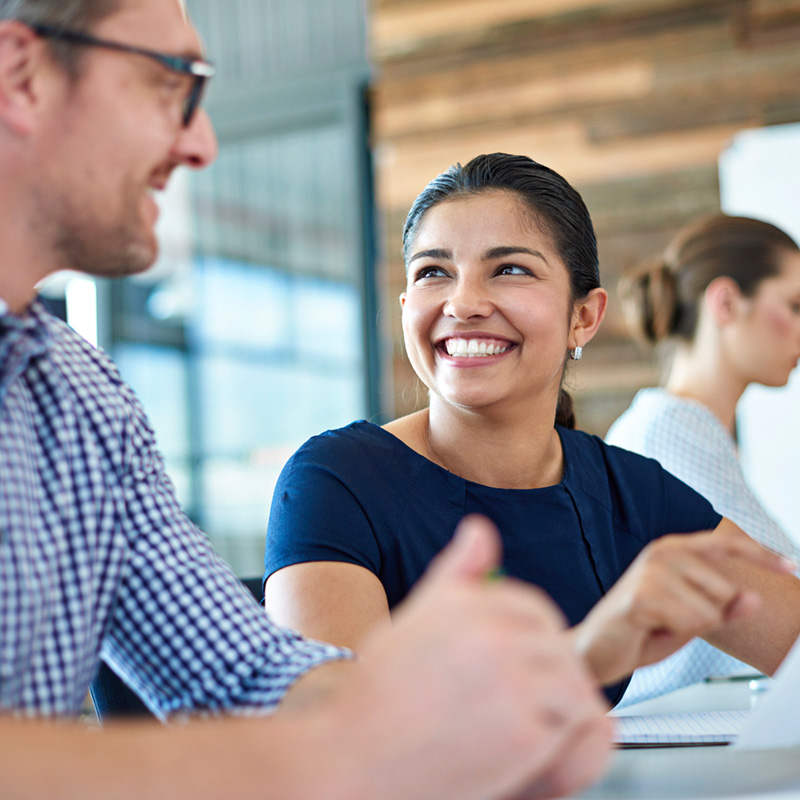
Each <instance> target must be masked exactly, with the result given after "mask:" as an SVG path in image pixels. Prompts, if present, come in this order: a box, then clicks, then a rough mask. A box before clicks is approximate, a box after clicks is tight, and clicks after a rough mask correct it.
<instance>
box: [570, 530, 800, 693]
mask: <svg viewBox="0 0 800 800" xmlns="http://www.w3.org/2000/svg"><path fill="white" fill-rule="evenodd" d="M794 569H796V567H795V565H794V564H793V563H792V562H790V561H788V560H787V559H785V558H783V557H781V556H779V555H776V554H775V553H772V552H770V551H768V550H765V549H764V548H763V547H761V546H760V545H758V544H756V542H754V541H753V540H752V539H751V538H750V537H749V536H747V534H745V533H744V532H743V531H742V530H741V529H740V528H738V527H737V526H736V525H734V524H733V523H732V522H730V521H729V520H723V521H722V522H721V523H720V525H719V526H718V527H717V528H716V529H715V530H714V531H711V532H704V533H695V534H690V535H668V536H663V537H661V538H660V539H656V540H655V541H653V542H651V543H650V544H649V545H648V546H647V547H646V548H645V549H644V550H643V551H642V552H641V553H640V554H639V556H638V557H637V558H636V560H635V561H634V562H633V563H632V564H631V566H630V567H629V568H628V569H627V571H626V572H625V573H624V574H623V576H622V577H621V578H620V579H619V580H618V581H617V583H616V584H615V585H614V586H613V587H612V589H611V590H610V591H609V592H608V594H607V595H606V596H605V597H603V599H602V600H600V602H599V603H597V605H596V606H595V607H594V608H593V609H592V610H591V611H590V612H589V614H588V615H587V616H586V618H585V619H584V620H583V622H581V623H580V624H579V625H577V626H575V628H573V629H572V636H573V642H574V645H575V648H576V650H577V652H578V653H579V654H581V655H582V656H583V657H584V658H585V660H586V662H587V664H588V665H589V668H590V669H591V671H592V673H593V674H594V675H595V677H596V678H597V680H598V681H599V682H600V683H601V684H611V683H614V682H615V681H617V680H620V679H622V678H623V677H625V676H626V675H629V674H631V673H632V672H633V671H634V669H636V668H637V667H642V666H645V665H646V664H652V663H654V662H656V661H660V660H661V659H662V658H666V657H667V656H668V655H670V654H671V653H673V652H675V650H677V649H679V648H680V647H682V646H683V645H684V644H686V643H687V642H688V641H690V640H691V639H692V638H694V637H695V636H706V635H711V634H714V633H715V632H718V631H720V630H721V629H724V628H725V626H727V625H728V624H730V623H732V622H734V621H735V620H740V619H743V618H747V617H750V616H752V615H754V614H756V613H757V611H758V609H759V608H760V606H761V604H762V597H761V595H762V588H763V587H765V586H766V585H767V584H768V583H770V582H774V581H775V580H776V579H777V578H778V576H776V575H775V574H774V573H791V572H792V571H793V570H794ZM789 599H790V598H788V597H787V598H786V600H787V601H789ZM795 616H797V615H795ZM788 627H789V629H790V630H789V631H788V635H785V636H782V637H780V638H781V640H780V641H779V642H775V643H772V642H768V643H767V644H766V650H769V651H771V650H773V649H774V648H773V647H771V645H772V644H775V645H776V646H777V648H778V651H779V654H778V659H777V663H779V662H780V658H782V657H783V655H784V654H785V649H786V648H788V646H789V644H790V642H791V640H792V639H791V635H792V631H796V627H797V626H796V625H795V626H792V625H791V624H790V625H789V626H788ZM746 633H747V634H748V637H738V638H749V640H752V638H753V637H752V631H746ZM795 635H796V633H795ZM765 636H766V634H765ZM722 638H723V639H724V638H725V637H722ZM729 638H730V637H729ZM736 639H737V637H736V636H734V637H733V642H732V647H731V648H728V647H726V649H728V650H729V651H730V650H734V651H735V650H736V643H737V642H736ZM784 639H785V640H786V642H784V641H783V640H784ZM748 643H749V644H750V645H751V647H750V649H748V651H747V652H745V655H750V653H751V652H752V650H753V648H752V641H749V642H748ZM734 655H736V653H735V652H734ZM746 660H750V659H746ZM773 660H774V659H773ZM777 663H776V664H775V666H777ZM770 664H771V662H770ZM762 668H763V667H762Z"/></svg>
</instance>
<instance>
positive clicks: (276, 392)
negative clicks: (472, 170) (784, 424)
mask: <svg viewBox="0 0 800 800" xmlns="http://www.w3.org/2000/svg"><path fill="white" fill-rule="evenodd" d="M188 7H189V12H190V14H191V15H192V17H193V20H194V22H195V24H196V26H197V27H198V29H199V31H200V33H201V35H202V36H203V38H204V39H205V42H206V45H207V50H208V53H209V57H210V58H211V59H212V60H213V61H215V62H216V64H217V66H218V68H219V71H218V75H217V77H216V78H215V79H214V81H212V84H211V87H210V92H209V95H208V99H207V107H208V109H209V112H210V114H211V116H212V119H213V121H214V123H215V126H216V128H217V131H218V134H219V138H220V157H219V160H218V162H217V163H216V164H215V165H214V166H213V167H212V168H211V169H209V170H207V171H204V172H202V173H198V174H190V173H188V172H185V173H181V174H178V175H176V176H175V179H174V180H173V181H172V183H171V186H170V189H169V191H168V192H167V193H166V195H165V196H164V197H163V202H162V209H163V213H162V216H161V218H160V221H159V235H160V239H161V242H162V253H161V257H160V258H159V261H158V263H157V264H156V265H155V266H154V268H153V269H152V270H150V271H149V272H147V273H146V274H144V275H142V276H139V277H137V278H132V279H127V280H125V281H121V282H103V281H92V280H87V279H84V278H81V277H79V276H70V275H61V276H58V277H57V278H56V279H55V280H53V281H51V282H50V283H49V284H48V286H46V287H45V289H44V292H45V294H46V295H47V297H48V298H49V301H50V302H51V304H52V306H53V308H54V309H55V310H56V311H57V312H58V313H61V314H62V315H64V316H65V317H66V318H67V319H68V320H69V321H70V322H71V324H73V325H74V326H75V327H76V328H77V329H79V330H80V331H81V332H83V333H84V335H86V336H87V338H89V339H90V340H91V341H94V342H96V343H98V344H99V345H100V346H102V347H104V348H106V349H107V350H109V351H110V353H111V355H112V356H113V357H114V358H115V359H116V360H117V362H118V363H119V366H120V369H121V372H122V375H123V377H124V378H125V379H126V380H128V381H129V382H130V383H131V384H132V385H133V387H134V388H135V390H136V391H137V393H138V394H139V396H140V397H141V399H142V401H143V402H144V405H145V407H146V408H147V410H148V412H149V413H150V416H151V419H152V421H153V424H154V427H155V430H156V435H157V438H158V442H159V444H160V446H161V448H162V450H163V452H164V455H165V458H166V462H167V468H168V471H169V474H170V475H171V476H172V477H173V479H174V481H175V484H176V488H177V490H178V494H179V497H180V499H181V501H182V503H183V504H184V505H185V507H186V509H187V510H188V512H189V514H190V515H191V516H192V518H193V519H194V520H195V521H196V522H197V523H198V524H199V525H200V526H201V527H202V528H203V529H204V530H205V531H206V532H207V533H208V534H209V536H210V538H211V540H212V542H213V543H214V545H215V546H216V548H217V549H218V550H219V552H220V553H221V554H222V555H223V556H224V557H225V558H227V559H228V560H229V561H230V562H231V563H232V565H233V566H234V568H235V569H236V570H237V572H238V573H239V574H240V575H244V576H247V575H256V574H259V573H260V571H261V562H262V552H263V543H264V533H265V530H266V525H267V519H268V515H269V505H270V500H271V495H272V491H273V487H274V484H275V480H276V479H277V476H278V473H279V471H280V469H281V467H282V466H283V464H284V463H285V461H286V459H288V457H289V456H290V455H291V453H292V452H293V451H294V450H295V449H296V448H297V447H298V446H299V445H300V444H301V443H302V442H303V441H304V440H305V439H307V438H308V437H310V436H313V435H314V434H316V433H319V432H320V431H322V430H325V429H327V428H332V427H337V426H340V425H345V424H347V423H348V422H350V421H352V420H354V419H357V418H361V417H367V418H370V419H373V420H375V421H378V422H383V421H387V420H388V419H391V418H393V417H394V416H396V415H399V414H403V413H406V412H408V411H410V410H412V409H414V408H416V407H417V406H418V405H419V404H420V403H422V402H424V396H423V395H422V393H421V392H419V391H417V387H416V381H415V379H414V378H413V375H412V373H411V370H410V368H409V366H408V364H407V362H406V360H405V357H404V355H403V349H402V343H401V341H400V328H399V304H398V301H397V297H398V295H399V294H400V292H401V291H402V289H403V285H404V279H403V266H402V263H401V260H400V257H399V252H400V232H401V228H402V224H403V219H404V217H405V214H406V211H407V210H408V207H409V206H410V204H411V202H412V200H413V199H414V197H415V195H416V194H417V193H418V192H419V191H420V190H421V189H422V187H423V186H424V185H425V184H426V183H427V181H428V180H430V179H431V178H432V177H433V176H434V175H436V174H438V173H439V172H441V171H442V170H444V169H446V168H447V167H448V166H449V165H450V164H451V163H453V162H454V161H466V160H468V159H469V158H471V157H472V156H474V155H477V154H479V153H482V152H492V151H497V150H506V151H510V152H514V153H526V154H528V155H530V156H532V157H533V158H535V159H537V160H539V161H541V162H543V163H545V164H547V165H548V166H551V167H553V168H554V169H556V170H558V171H559V172H561V173H563V174H564V175H565V176H566V177H567V178H568V179H569V180H570V181H571V182H573V183H574V184H575V186H576V187H577V188H578V189H579V190H580V191H581V193H582V194H583V196H584V198H585V199H586V201H587V205H588V206H589V209H590V211H591V212H592V216H593V218H594V220H595V225H596V228H597V232H598V237H599V242H600V259H601V274H602V276H603V281H604V284H605V286H606V287H607V288H609V289H610V290H611V293H612V302H611V310H610V313H609V315H608V317H607V319H606V322H605V323H604V325H603V328H602V331H601V333H600V335H599V336H598V337H597V338H596V339H595V340H594V341H593V342H592V343H591V345H590V347H589V348H587V350H586V353H585V357H584V360H583V361H581V363H580V364H579V365H574V368H573V369H572V370H571V377H570V388H571V390H572V392H573V396H574V397H575V400H576V405H577V412H578V420H579V425H580V426H581V427H583V428H584V429H586V430H588V431H591V432H593V433H598V434H603V433H604V432H605V430H606V428H607V427H608V425H609V424H610V423H611V421H612V420H613V419H614V418H615V417H616V416H617V415H618V414H619V413H620V412H621V411H622V410H624V408H625V407H626V406H627V404H628V402H629V400H630V398H631V397H632V395H633V394H634V392H635V391H636V389H638V388H639V387H640V386H643V385H647V384H654V383H657V382H658V366H657V363H656V360H655V358H654V357H653V355H652V354H647V353H642V352H640V351H639V350H637V348H636V347H635V346H634V345H633V344H631V343H630V342H629V340H628V337H627V335H626V332H625V330H624V328H623V326H622V321H621V319H620V315H619V312H618V306H617V302H616V298H615V296H614V287H615V284H616V280H617V277H618V276H619V274H620V273H621V272H622V271H623V270H625V269H626V268H628V267H629V266H631V265H632V264H634V263H635V262H637V261H638V260H639V259H640V258H643V257H646V256H648V255H650V254H652V253H654V252H656V251H657V250H659V249H660V248H661V247H662V246H663V245H664V244H665V242H666V241H667V239H668V238H669V237H670V236H671V235H672V233H673V232H674V231H675V230H676V229H677V228H678V227H680V226H681V225H682V224H683V223H685V222H687V221H688V220H690V219H692V218H694V217H696V216H698V215H700V214H704V213H707V212H712V211H716V210H718V209H719V208H720V179H719V170H718V161H719V159H720V157H721V156H723V154H725V153H729V152H730V144H731V142H732V141H733V140H734V138H735V137H736V136H737V135H739V134H740V132H741V131H744V130H748V129H756V130H758V129H762V130H765V131H772V130H775V131H778V130H780V129H781V127H780V126H784V125H785V124H786V123H796V122H800V88H799V87H800V0H616V2H612V1H611V0H605V1H601V0H372V2H371V3H369V4H367V0H225V2H220V0H188ZM765 126H767V127H765ZM771 126H778V127H771ZM798 141H799V142H800V140H798ZM770 146H771V145H770V144H769V142H767V143H766V144H765V143H763V142H761V143H760V144H759V145H758V147H759V148H760V149H761V150H762V151H763V149H764V148H765V147H766V148H767V149H769V148H770ZM757 149H758V148H757ZM792 149H793V146H792V147H790V149H789V151H788V152H791V151H792ZM796 152H797V153H798V156H797V159H795V162H794V163H795V169H798V168H797V166H796V165H797V164H798V163H800V143H799V144H798V146H797V148H796ZM752 171H753V170H749V172H750V173H752ZM745 172H746V173H747V172H748V170H745ZM784 172H785V176H788V178H789V179H790V185H789V190H790V191H794V192H795V195H792V196H791V197H790V198H789V199H788V200H787V201H786V202H783V203H782V204H781V207H782V208H783V209H784V210H785V209H787V208H788V209H790V212H789V215H790V218H791V219H795V217H796V216H797V210H798V209H800V196H797V195H796V193H797V191H798V187H800V174H798V176H797V178H791V175H792V174H793V173H791V172H790V171H784ZM758 191H760V192H763V191H764V189H763V186H762V187H761V188H760V189H758ZM767 191H769V189H767ZM746 194H747V192H746ZM746 210H749V209H746ZM778 221H779V224H786V222H785V220H783V219H781V220H778ZM795 235H797V232H796V233H795ZM798 383H800V382H798ZM799 393H800V390H799ZM794 407H795V408H797V407H800V402H798V403H796V404H795V406H794ZM782 414H783V416H784V417H785V416H786V415H787V412H785V411H784V412H782ZM795 416H796V417H797V418H798V422H797V424H798V426H799V427H800V414H795ZM778 433H780V431H778ZM798 435H800V434H798ZM759 437H762V432H761V431H759V432H758V434H757V436H756V438H759ZM752 440H753V437H751V441H752ZM789 440H790V439H789ZM790 449H791V448H790ZM792 451H798V452H800V448H797V447H795V448H793V450H792ZM774 466H775V465H774V464H773V465H772V467H773V469H774ZM779 472H780V474H781V475H782V476H784V477H787V476H788V478H789V479H791V476H792V475H794V476H795V478H794V480H795V483H796V476H797V475H798V474H799V473H800V464H798V465H796V467H795V468H793V469H792V468H789V469H786V468H783V467H781V468H780V470H779ZM764 483H765V485H767V486H769V487H777V490H778V491H780V492H781V493H782V494H783V495H784V496H792V497H794V496H798V495H800V493H797V492H796V490H795V491H794V492H791V491H787V490H786V489H785V488H784V487H783V486H781V485H780V484H779V483H778V482H777V481H776V480H775V477H774V476H769V478H768V479H765V481H764ZM791 513H792V514H794V517H796V518H798V520H800V509H795V510H794V511H791Z"/></svg>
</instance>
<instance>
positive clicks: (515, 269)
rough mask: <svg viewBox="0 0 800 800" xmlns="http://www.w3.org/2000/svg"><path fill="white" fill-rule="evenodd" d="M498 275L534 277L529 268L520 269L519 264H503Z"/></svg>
mask: <svg viewBox="0 0 800 800" xmlns="http://www.w3.org/2000/svg"><path fill="white" fill-rule="evenodd" d="M497 274H498V275H533V273H532V272H531V271H530V270H529V269H528V268H527V267H520V266H519V264H503V266H502V267H500V269H498V270H497Z"/></svg>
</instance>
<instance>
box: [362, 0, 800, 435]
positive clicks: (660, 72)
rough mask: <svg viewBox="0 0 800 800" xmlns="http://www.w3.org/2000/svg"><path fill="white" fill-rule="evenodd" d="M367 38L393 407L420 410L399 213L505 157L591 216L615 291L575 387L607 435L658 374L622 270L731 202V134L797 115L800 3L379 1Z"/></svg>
mask: <svg viewBox="0 0 800 800" xmlns="http://www.w3.org/2000/svg"><path fill="white" fill-rule="evenodd" d="M369 31H370V37H369V41H370V47H371V53H372V58H373V62H374V66H375V75H374V79H373V91H372V98H373V102H372V118H373V129H374V135H373V144H374V150H375V164H376V179H377V197H378V204H379V207H380V215H381V217H380V219H381V226H382V227H381V234H382V238H381V241H382V242H383V243H384V250H383V262H382V268H383V269H384V270H385V275H384V278H383V280H384V286H385V294H386V298H385V301H384V302H385V308H386V309H387V310H386V315H385V324H386V326H387V331H388V333H387V336H388V337H389V338H390V340H391V341H392V342H393V343H394V358H393V364H394V375H393V377H394V386H395V390H396V394H395V411H396V413H405V412H407V411H409V410H411V409H412V407H414V406H415V404H416V403H417V402H419V401H418V397H417V395H416V394H415V392H414V391H411V390H409V388H408V387H411V386H412V385H413V376H412V375H411V372H410V368H409V366H408V365H407V362H406V361H405V359H404V357H403V354H402V346H401V344H400V336H399V317H398V314H397V302H396V296H397V295H398V294H399V293H400V292H401V291H402V288H403V286H404V275H403V266H402V262H401V259H400V257H399V252H400V233H401V230H402V223H403V218H404V216H405V213H406V212H407V210H408V208H409V206H410V204H411V202H412V201H413V199H414V197H415V196H416V194H417V193H418V192H419V191H420V190H421V189H422V187H423V186H424V185H425V183H426V182H427V181H428V180H430V179H431V178H432V177H433V176H434V175H436V174H437V173H439V172H441V171H443V170H444V169H446V168H447V167H448V166H449V165H450V164H451V163H453V162H455V161H461V162H464V161H467V160H468V159H469V158H471V157H472V156H475V155H477V154H479V153H484V152H494V151H498V150H499V151H507V152H512V153H524V154H526V155H529V156H531V157H532V158H534V159H536V160H537V161H540V162H542V163H544V164H546V165H547V166H549V167H552V168H553V169H555V170H557V171H558V172H560V173H562V174H563V175H564V176H565V177H566V178H567V179H568V180H569V181H570V182H571V183H573V185H575V186H576V188H577V189H578V190H579V191H580V192H581V194H582V195H583V197H584V199H585V201H586V203H587V205H588V207H589V210H590V212H591V214H592V218H593V219H594V223H595V227H596V230H597V234H598V240H599V249H600V268H601V276H602V280H603V284H604V286H606V288H608V289H609V291H610V292H611V294H612V297H611V304H610V309H609V313H608V316H607V317H606V321H605V322H604V323H603V327H602V329H601V331H600V333H599V335H598V336H597V337H596V338H595V339H594V340H593V341H592V343H591V344H590V346H589V347H588V348H587V349H586V351H585V353H584V360H583V361H582V362H581V363H580V364H579V365H575V366H574V368H573V369H572V371H571V388H572V390H573V397H574V399H575V400H576V407H577V415H578V423H579V425H580V427H582V428H584V429H586V430H588V431H591V432H593V433H598V434H604V433H605V431H606V429H607V428H608V426H609V425H610V423H611V422H612V421H613V420H614V419H615V418H616V417H617V416H618V415H619V414H620V413H621V412H622V411H623V410H624V409H625V408H626V407H627V405H628V403H629V401H630V399H631V398H632V396H633V394H634V393H635V391H636V389H638V388H640V387H641V386H642V385H645V384H653V383H657V382H658V377H659V371H658V366H657V363H656V361H655V358H654V357H653V355H652V354H647V353H642V352H641V351H640V350H638V349H637V348H636V347H635V346H634V345H633V344H632V343H631V342H630V341H629V339H628V336H627V334H626V331H625V328H624V326H623V322H622V319H621V317H620V313H619V304H618V303H617V301H616V297H615V291H614V290H615V285H616V282H617V279H618V276H619V275H620V274H621V273H622V272H623V271H624V270H626V269H627V268H629V267H630V266H632V265H633V264H635V263H636V262H637V261H639V260H640V259H642V258H645V257H647V256H648V255H651V254H656V253H657V252H658V251H659V250H660V249H661V248H662V247H663V246H664V245H665V244H666V242H667V240H668V239H669V238H670V237H671V236H672V234H673V233H674V232H675V231H676V230H677V229H678V228H679V227H680V226H681V225H683V224H684V223H686V222H687V221H689V220H691V219H693V218H695V217H697V216H698V215H701V214H705V213H710V212H714V211H718V210H719V209H720V191H719V177H718V159H719V158H720V156H721V154H722V153H723V152H724V151H725V150H726V148H727V147H728V145H729V143H730V142H731V139H732V137H734V135H735V134H736V133H737V132H739V131H741V130H742V129H746V128H753V127H760V126H769V125H778V124H782V123H789V122H797V121H798V120H800V2H798V0H616V2H612V1H610V0H489V1H487V0H374V2H373V4H372V14H371V19H370V28H369ZM798 158H800V152H798ZM795 211H796V212H797V213H800V205H798V206H797V207H796V208H795Z"/></svg>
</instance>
